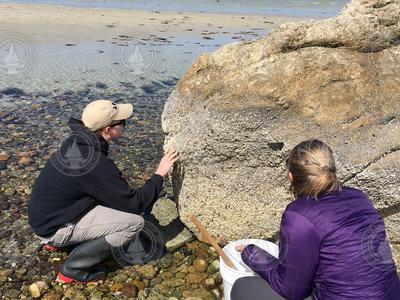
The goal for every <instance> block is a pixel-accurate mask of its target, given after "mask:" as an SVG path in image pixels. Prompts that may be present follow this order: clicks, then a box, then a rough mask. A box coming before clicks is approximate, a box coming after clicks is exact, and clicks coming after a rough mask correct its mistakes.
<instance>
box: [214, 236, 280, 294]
mask: <svg viewBox="0 0 400 300" xmlns="http://www.w3.org/2000/svg"><path fill="white" fill-rule="evenodd" d="M248 244H254V245H257V246H258V247H260V248H262V249H264V250H265V251H267V252H268V253H270V254H271V255H273V256H275V257H276V258H278V256H279V247H278V245H276V244H274V243H271V242H269V241H264V240H257V239H245V240H237V241H233V242H231V243H229V244H228V245H226V246H225V247H224V248H223V250H224V251H225V253H226V254H227V255H228V257H229V258H230V259H231V260H232V262H233V264H234V265H235V266H236V267H237V269H238V270H234V269H232V268H229V267H228V266H227V265H226V263H225V262H224V260H223V259H222V257H220V258H219V262H220V264H219V265H220V267H219V270H220V273H221V277H222V279H223V284H224V299H225V300H230V299H231V290H232V286H233V283H234V282H235V281H236V280H237V279H239V278H241V277H247V276H258V275H257V274H256V273H254V272H253V271H252V270H251V269H250V268H249V267H247V266H246V265H245V263H244V262H243V261H242V258H241V256H240V252H238V251H236V249H235V246H236V245H248Z"/></svg>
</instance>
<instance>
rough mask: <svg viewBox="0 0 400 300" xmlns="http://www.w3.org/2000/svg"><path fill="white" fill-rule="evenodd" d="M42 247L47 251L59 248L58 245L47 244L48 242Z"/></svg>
mask: <svg viewBox="0 0 400 300" xmlns="http://www.w3.org/2000/svg"><path fill="white" fill-rule="evenodd" d="M43 248H44V249H46V250H47V251H58V250H59V248H58V247H56V246H52V245H49V244H44V245H43Z"/></svg>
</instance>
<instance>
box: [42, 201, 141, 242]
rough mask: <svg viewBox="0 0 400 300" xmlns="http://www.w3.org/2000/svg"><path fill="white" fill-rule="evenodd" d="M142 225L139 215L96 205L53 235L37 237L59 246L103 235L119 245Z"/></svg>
mask: <svg viewBox="0 0 400 300" xmlns="http://www.w3.org/2000/svg"><path fill="white" fill-rule="evenodd" d="M143 227H144V219H143V217H142V216H140V215H135V214H130V213H126V212H122V211H119V210H115V209H111V208H108V207H104V206H101V205H98V206H96V207H95V208H93V209H92V210H91V211H89V212H88V213H87V214H86V215H84V216H83V217H82V218H81V219H80V220H79V221H77V222H75V223H67V224H65V226H63V227H61V228H60V229H58V230H57V232H56V233H55V234H54V235H52V236H50V237H48V238H43V237H40V236H39V239H40V240H41V241H42V243H44V244H48V243H50V244H52V245H54V246H59V247H60V246H66V245H69V244H73V243H77V242H83V241H86V240H92V239H95V238H98V237H101V236H104V237H105V239H106V241H107V242H108V243H109V244H110V245H111V246H113V247H119V246H121V245H123V244H125V243H126V242H128V241H130V240H132V239H133V238H135V236H136V235H137V234H138V233H139V232H140V231H142V229H143Z"/></svg>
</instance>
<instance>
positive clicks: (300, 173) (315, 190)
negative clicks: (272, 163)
mask: <svg viewBox="0 0 400 300" xmlns="http://www.w3.org/2000/svg"><path fill="white" fill-rule="evenodd" d="M286 165H287V168H288V171H289V172H290V173H291V174H292V177H293V178H292V182H291V186H290V190H291V192H292V194H293V196H294V197H295V198H297V197H299V196H304V195H311V196H315V197H316V198H317V196H318V195H319V194H322V193H325V192H333V191H337V190H339V189H340V188H341V184H340V182H339V180H338V179H337V177H336V166H335V160H334V158H333V153H332V150H331V149H330V148H329V147H328V145H326V144H325V143H324V142H321V141H319V140H316V139H312V140H308V141H304V142H301V143H300V144H298V145H297V146H296V147H294V148H293V149H292V151H291V152H290V154H289V158H288V159H287V161H286Z"/></svg>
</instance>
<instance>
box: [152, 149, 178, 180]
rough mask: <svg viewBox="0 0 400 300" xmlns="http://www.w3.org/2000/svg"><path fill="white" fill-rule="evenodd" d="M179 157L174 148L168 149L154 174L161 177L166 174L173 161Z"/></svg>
mask: <svg viewBox="0 0 400 300" xmlns="http://www.w3.org/2000/svg"><path fill="white" fill-rule="evenodd" d="M178 159H179V154H178V152H177V151H176V150H172V151H169V152H168V153H167V154H166V155H165V156H164V157H163V158H162V159H161V161H160V164H159V165H158V168H157V171H156V174H158V175H161V176H162V177H165V176H167V174H168V172H169V170H170V169H171V168H172V166H173V165H174V163H175V162H176V161H177V160H178Z"/></svg>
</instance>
